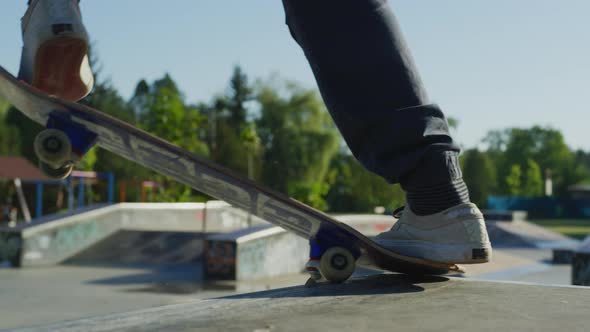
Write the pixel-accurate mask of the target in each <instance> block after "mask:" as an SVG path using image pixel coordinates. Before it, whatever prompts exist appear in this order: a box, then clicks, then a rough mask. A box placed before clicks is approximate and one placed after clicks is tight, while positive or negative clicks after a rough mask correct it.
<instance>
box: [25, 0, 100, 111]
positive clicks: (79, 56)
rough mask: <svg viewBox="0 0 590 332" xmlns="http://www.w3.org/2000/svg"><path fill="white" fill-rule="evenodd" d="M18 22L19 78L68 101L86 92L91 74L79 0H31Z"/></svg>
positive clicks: (92, 81) (86, 36)
mask: <svg viewBox="0 0 590 332" xmlns="http://www.w3.org/2000/svg"><path fill="white" fill-rule="evenodd" d="M21 23H22V33H23V49H22V56H21V66H20V72H19V78H20V79H22V80H24V81H26V82H28V83H29V84H31V85H33V86H35V87H36V88H38V89H40V90H42V91H44V92H46V93H48V94H51V95H55V96H57V97H58V98H62V99H65V100H69V101H78V100H80V99H82V98H84V97H85V96H86V95H88V93H90V90H92V87H93V85H94V77H93V75H92V71H91V69H90V63H89V61H88V34H87V32H86V29H85V28H84V25H83V24H82V15H81V13H80V8H79V6H78V0H32V1H31V4H30V5H29V9H28V10H27V12H26V13H25V16H23V18H22V22H21Z"/></svg>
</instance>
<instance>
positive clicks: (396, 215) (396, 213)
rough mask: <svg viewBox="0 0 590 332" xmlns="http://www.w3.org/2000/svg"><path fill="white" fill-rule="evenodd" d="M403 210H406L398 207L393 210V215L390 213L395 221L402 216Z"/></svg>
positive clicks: (403, 206)
mask: <svg viewBox="0 0 590 332" xmlns="http://www.w3.org/2000/svg"><path fill="white" fill-rule="evenodd" d="M405 208H406V206H405V205H402V206H400V207H398V208H397V209H395V210H393V213H392V215H393V217H394V218H396V219H399V218H400V217H401V216H402V213H403V211H404V209H405Z"/></svg>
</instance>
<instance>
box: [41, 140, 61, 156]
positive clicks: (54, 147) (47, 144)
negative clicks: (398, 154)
mask: <svg viewBox="0 0 590 332" xmlns="http://www.w3.org/2000/svg"><path fill="white" fill-rule="evenodd" d="M43 147H44V148H45V150H47V151H49V152H52V153H57V152H58V151H59V150H60V149H61V148H62V143H61V142H60V140H59V139H57V138H55V137H49V138H47V139H46V140H45V141H43Z"/></svg>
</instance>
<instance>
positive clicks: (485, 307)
mask: <svg viewBox="0 0 590 332" xmlns="http://www.w3.org/2000/svg"><path fill="white" fill-rule="evenodd" d="M589 298H590V289H587V288H576V287H551V286H539V285H527V284H515V283H499V282H484V281H468V280H465V279H452V278H451V279H448V278H442V277H428V278H421V279H415V278H414V279H412V278H409V277H406V276H401V275H396V274H385V275H374V276H370V277H366V278H363V279H357V280H351V281H349V282H347V283H345V284H343V285H332V284H323V285H319V286H317V287H314V288H305V287H303V286H298V287H291V288H284V289H277V290H272V291H265V292H259V293H250V294H243V295H238V296H232V297H225V298H218V299H210V300H202V301H195V302H192V303H186V304H178V305H170V306H165V307H160V308H153V309H147V310H142V311H136V312H130V313H121V314H117V315H111V316H107V317H98V318H89V319H83V320H78V321H72V322H65V323H60V324H56V325H51V326H44V327H39V328H32V329H22V330H19V331H81V330H83V331H127V330H133V331H196V330H198V331H407V330H412V331H414V330H415V331H530V330H535V331H537V330H539V331H541V330H542V331H587V328H588V326H589V324H590V317H589V316H588V312H590V301H588V299H589Z"/></svg>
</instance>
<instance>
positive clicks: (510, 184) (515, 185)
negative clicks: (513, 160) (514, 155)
mask: <svg viewBox="0 0 590 332" xmlns="http://www.w3.org/2000/svg"><path fill="white" fill-rule="evenodd" d="M521 177H522V170H521V169H520V165H516V164H514V165H512V166H511V167H510V173H508V175H507V176H506V188H508V193H509V194H510V195H512V196H518V195H520V194H521V192H522V188H521V181H520V179H521Z"/></svg>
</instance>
